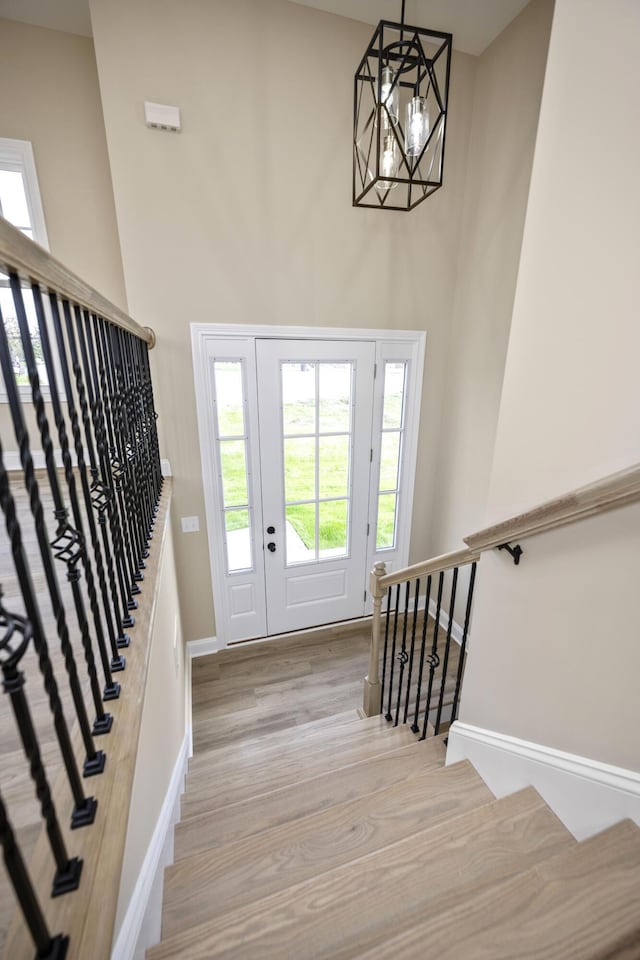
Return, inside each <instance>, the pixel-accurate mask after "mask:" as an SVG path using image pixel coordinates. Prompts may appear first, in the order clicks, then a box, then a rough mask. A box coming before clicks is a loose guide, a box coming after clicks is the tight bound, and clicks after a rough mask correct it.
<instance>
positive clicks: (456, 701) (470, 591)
mask: <svg viewBox="0 0 640 960" xmlns="http://www.w3.org/2000/svg"><path fill="white" fill-rule="evenodd" d="M476 566H477V564H476V562H475V561H474V562H473V563H472V564H471V574H470V577H469V587H468V590H467V607H466V610H465V614H464V627H463V628H462V640H461V642H460V659H459V660H458V673H457V675H456V689H455V693H454V695H453V704H452V707H451V722H452V723H453V721H454V720H455V719H456V717H457V716H458V704H459V702H460V690H461V688H462V675H463V672H464V658H465V656H466V652H467V639H468V637H469V621H470V620H471V605H472V603H473V588H474V585H475V582H476Z"/></svg>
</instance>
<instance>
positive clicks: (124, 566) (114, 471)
mask: <svg viewBox="0 0 640 960" xmlns="http://www.w3.org/2000/svg"><path fill="white" fill-rule="evenodd" d="M75 321H76V333H77V340H78V345H79V348H80V354H81V356H82V366H83V370H84V385H85V390H86V397H87V398H88V401H89V408H90V410H91V416H92V422H93V427H94V434H95V439H96V451H97V454H98V461H99V464H100V476H101V478H102V483H103V484H104V485H105V486H106V487H107V488H108V489H109V490H110V491H113V490H115V497H113V496H112V497H111V498H110V499H109V503H108V505H107V506H108V509H107V516H108V519H109V529H110V531H111V537H112V540H113V542H114V544H115V543H116V541H117V539H118V535H117V530H118V529H120V530H121V531H122V530H124V531H125V534H126V535H125V537H124V538H123V542H124V544H125V547H126V549H125V550H124V551H123V552H122V553H118V552H116V561H117V564H118V568H119V577H118V579H119V582H120V588H121V591H123V604H124V606H125V608H126V609H127V610H128V611H129V617H128V619H127V620H125V621H124V625H125V626H132V625H133V618H132V617H131V615H130V611H131V610H135V609H137V606H138V603H137V600H135V598H134V597H133V593H136V592H139V588H138V587H137V585H136V584H135V582H134V572H135V569H136V566H135V563H136V560H135V547H134V545H133V543H132V540H131V526H130V524H131V516H130V513H131V509H132V508H131V506H130V504H129V503H125V502H124V501H123V496H122V482H123V477H124V471H125V466H124V464H123V463H122V462H121V463H119V464H116V465H114V464H112V463H111V461H110V459H109V450H108V444H107V440H106V431H105V429H104V422H103V421H102V420H101V419H99V418H98V416H97V412H98V407H97V402H96V398H95V394H94V384H93V379H92V375H91V369H90V364H89V356H88V353H87V346H86V343H85V338H84V326H83V320H82V313H81V311H80V308H79V307H75ZM74 345H75V340H74ZM120 440H122V438H120ZM95 481H97V474H96V477H95V479H94V483H95ZM103 536H104V537H105V538H106V536H107V531H106V530H103ZM105 550H106V541H105Z"/></svg>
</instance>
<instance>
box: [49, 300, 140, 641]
mask: <svg viewBox="0 0 640 960" xmlns="http://www.w3.org/2000/svg"><path fill="white" fill-rule="evenodd" d="M62 310H63V313H64V321H65V329H66V333H67V343H68V347H69V355H70V358H71V368H72V369H73V375H74V379H75V384H76V392H77V395H78V403H79V404H80V415H81V418H82V426H83V429H84V438H85V443H86V445H87V454H88V456H89V470H90V473H91V481H92V482H91V486H90V488H88V485H87V478H86V475H85V473H84V472H83V473H82V485H83V490H84V495H85V503H86V505H87V521H88V523H89V530H90V533H91V544H92V546H93V554H94V557H95V559H96V570H97V571H98V581H99V583H100V594H101V596H102V606H103V609H108V608H109V605H110V603H111V602H113V598H112V597H110V596H109V591H108V588H107V581H106V577H105V568H104V563H103V560H102V549H101V547H100V541H99V539H98V534H97V530H96V525H95V521H94V517H93V509H94V508H95V510H96V511H97V514H98V523H99V526H100V529H101V534H102V543H103V545H104V548H105V557H106V562H107V565H108V564H109V562H110V561H112V560H113V558H112V556H111V550H110V546H109V540H108V534H107V533H106V531H105V530H104V529H103V528H104V525H105V523H106V519H105V513H109V514H110V513H111V511H112V510H114V509H115V508H114V505H113V492H112V490H111V488H110V487H109V486H107V485H105V484H104V483H102V482H101V480H100V479H99V471H98V464H97V458H96V452H95V446H94V440H93V433H92V430H91V418H90V416H89V407H88V404H87V393H86V390H85V385H84V378H83V375H82V368H81V366H80V360H79V357H78V348H77V346H76V340H75V334H74V332H73V323H72V319H71V304H70V303H69V301H68V300H63V301H62ZM54 329H55V331H56V339H57V341H58V346H59V348H60V350H61V351H62V352H64V338H63V335H62V326H61V324H60V316H59V313H58V311H57V309H56V310H54ZM64 357H65V363H64V366H63V373H64V376H65V386H66V388H67V392H68V396H69V399H70V402H71V384H70V382H69V383H68V381H69V368H68V365H67V363H66V353H65V354H64ZM74 417H75V422H76V423H77V415H76V412H75V406H74V407H73V417H72V424H73V423H74V419H73V418H74ZM78 438H79V431H78ZM78 442H79V443H80V448H81V447H82V441H81V440H78V439H77V440H76V451H77V449H78ZM87 488H88V489H89V493H88V494H87ZM87 496H88V498H89V499H88V500H87ZM115 561H116V569H118V568H119V567H118V565H119V563H120V561H122V563H124V558H123V557H121V556H118V554H116V557H115ZM120 582H121V586H122V589H123V591H125V593H124V594H123V597H124V602H125V605H126V603H127V600H126V597H127V594H126V586H125V582H124V578H123V579H122V580H121V581H120ZM121 626H122V627H123V628H126V627H129V626H133V619H132V618H131V617H127V618H125V619H123V621H122V624H121Z"/></svg>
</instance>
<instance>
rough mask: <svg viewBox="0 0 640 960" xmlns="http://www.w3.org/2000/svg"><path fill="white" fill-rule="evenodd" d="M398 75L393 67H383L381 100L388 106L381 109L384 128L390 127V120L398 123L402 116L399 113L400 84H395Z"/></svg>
mask: <svg viewBox="0 0 640 960" xmlns="http://www.w3.org/2000/svg"><path fill="white" fill-rule="evenodd" d="M395 79H396V75H395V73H394V72H393V70H392V69H391V67H383V68H382V83H381V84H380V102H381V103H383V104H384V105H385V107H386V108H387V109H386V111H385V110H381V111H380V113H381V114H382V129H383V130H388V129H389V121H391V123H397V122H398V118H399V116H400V113H399V107H398V104H399V87H398V84H397V83H396V84H394V81H395Z"/></svg>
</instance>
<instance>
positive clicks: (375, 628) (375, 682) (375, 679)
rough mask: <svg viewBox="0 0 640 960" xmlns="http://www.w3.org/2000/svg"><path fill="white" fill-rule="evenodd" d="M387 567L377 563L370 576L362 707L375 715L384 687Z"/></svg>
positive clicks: (367, 714)
mask: <svg viewBox="0 0 640 960" xmlns="http://www.w3.org/2000/svg"><path fill="white" fill-rule="evenodd" d="M385 573H386V568H385V565H384V563H376V565H375V567H374V568H373V570H372V571H371V574H370V577H369V590H370V591H371V596H372V598H373V620H372V623H371V647H370V650H369V672H368V673H367V675H366V677H365V678H364V699H363V704H362V708H363V711H364V714H365V716H367V717H374V716H375V715H376V714H378V713H380V704H381V702H382V689H381V687H380V672H379V663H380V636H381V633H382V616H381V613H382V598H383V596H384V587H381V586H380V578H381V577H384V575H385Z"/></svg>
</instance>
